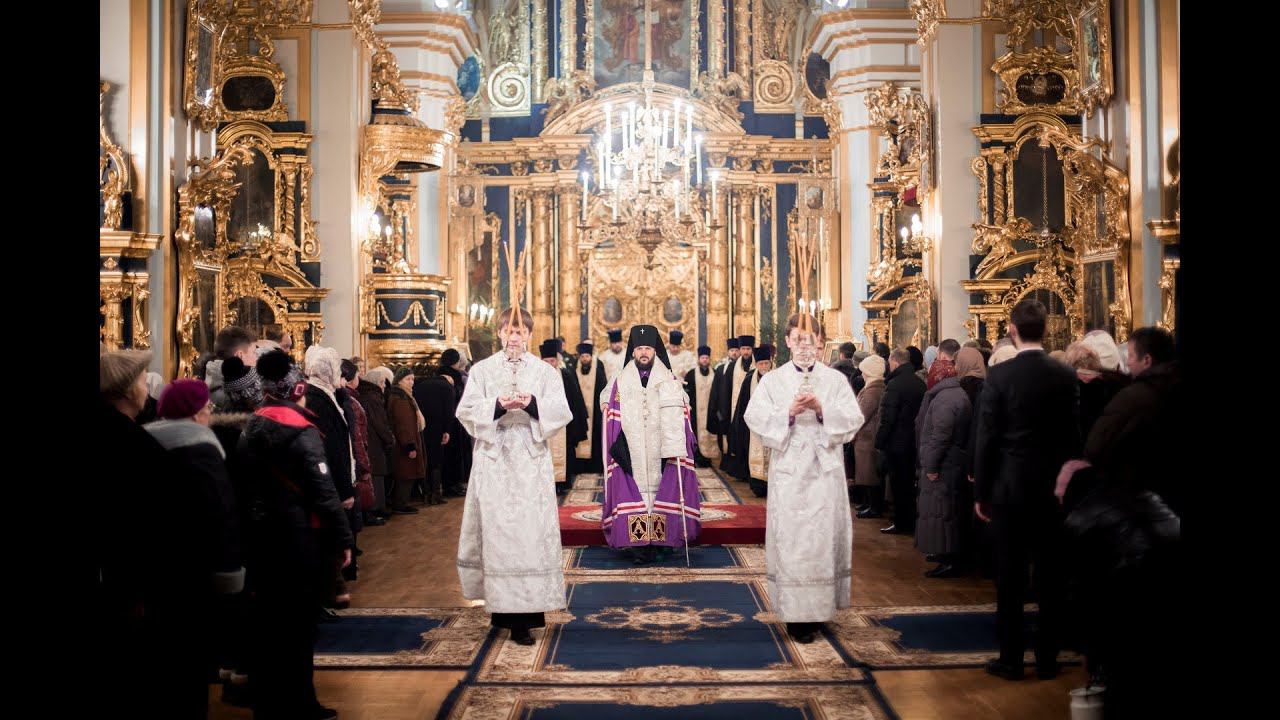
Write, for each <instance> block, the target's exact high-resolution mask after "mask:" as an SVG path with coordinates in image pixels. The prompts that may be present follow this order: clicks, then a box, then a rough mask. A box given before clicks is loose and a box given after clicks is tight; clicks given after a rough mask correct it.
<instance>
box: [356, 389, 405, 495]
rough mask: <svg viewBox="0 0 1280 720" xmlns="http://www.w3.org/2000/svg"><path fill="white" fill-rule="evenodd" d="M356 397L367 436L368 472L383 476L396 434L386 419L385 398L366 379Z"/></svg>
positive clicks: (385, 472) (388, 464)
mask: <svg viewBox="0 0 1280 720" xmlns="http://www.w3.org/2000/svg"><path fill="white" fill-rule="evenodd" d="M356 397H357V398H358V399H359V400H360V405H361V406H362V407H364V412H365V419H366V422H367V424H368V431H369V432H368V437H369V472H371V473H373V474H374V475H376V476H378V477H385V476H386V475H387V472H388V470H389V468H390V466H391V451H392V449H394V448H395V446H396V436H395V434H394V433H392V432H391V421H390V420H388V419H387V398H386V395H385V394H384V393H383V392H382V389H381V388H379V387H378V386H377V385H374V384H373V383H371V382H369V381H368V380H361V381H360V387H358V388H357V389H356Z"/></svg>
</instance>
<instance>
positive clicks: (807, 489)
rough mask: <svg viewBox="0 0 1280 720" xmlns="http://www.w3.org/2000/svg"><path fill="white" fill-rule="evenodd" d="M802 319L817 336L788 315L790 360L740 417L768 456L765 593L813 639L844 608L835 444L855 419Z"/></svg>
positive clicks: (844, 491) (844, 502)
mask: <svg viewBox="0 0 1280 720" xmlns="http://www.w3.org/2000/svg"><path fill="white" fill-rule="evenodd" d="M807 322H808V323H811V324H809V327H812V328H816V329H817V332H816V333H813V332H806V331H804V330H802V329H801V328H799V327H797V324H799V323H798V318H797V316H796V315H793V316H792V317H791V319H790V320H789V321H788V323H787V347H789V348H790V349H791V352H792V356H793V358H794V360H793V361H792V362H788V363H786V364H785V365H783V366H781V367H779V368H778V369H776V370H774V371H773V372H770V373H768V374H767V375H765V376H764V377H763V378H761V379H760V384H759V386H758V387H757V388H756V391H755V392H754V393H752V395H751V399H750V401H749V404H748V406H747V411H746V414H745V415H744V418H743V419H744V421H745V422H746V424H747V426H748V427H750V428H751V430H752V432H754V433H756V434H758V435H759V436H760V439H761V441H762V442H763V443H764V445H765V447H766V448H767V449H768V452H769V454H770V460H769V507H768V514H767V519H766V530H765V563H766V580H767V584H768V590H769V599H770V602H771V604H772V606H773V610H774V612H775V613H776V614H777V616H778V618H779V619H780V620H782V621H783V622H786V623H787V630H788V631H789V632H790V633H791V634H792V636H793V637H795V638H796V640H798V641H800V642H812V641H813V638H814V634H815V633H816V632H817V630H818V629H819V627H820V624H821V623H823V622H826V621H827V620H830V619H831V618H832V617H833V616H834V615H835V612H836V610H837V609H839V608H844V607H848V606H849V591H850V573H851V569H852V560H853V558H852V556H853V517H852V515H851V513H850V512H849V495H848V488H847V483H846V481H845V477H844V452H843V446H844V444H845V443H847V442H849V441H850V440H852V439H853V436H854V434H855V433H857V431H858V428H859V427H861V426H862V421H863V418H862V413H861V412H860V411H859V410H858V403H857V400H856V399H855V398H854V395H853V390H852V388H850V387H849V381H848V380H847V379H846V378H845V376H844V375H843V374H841V373H840V372H839V371H838V370H833V369H831V368H829V367H827V366H825V365H823V364H822V363H819V362H817V361H816V360H817V354H818V353H817V348H819V347H821V346H822V345H821V343H822V336H821V326H820V325H819V324H818V322H817V320H816V319H813V318H812V316H810V317H809V318H808V319H807ZM806 366H807V367H808V368H811V372H810V373H809V377H808V378H807V381H808V384H809V386H811V391H809V392H804V391H803V387H804V386H805V384H806V377H805V376H806V373H805V371H804V369H805V368H806Z"/></svg>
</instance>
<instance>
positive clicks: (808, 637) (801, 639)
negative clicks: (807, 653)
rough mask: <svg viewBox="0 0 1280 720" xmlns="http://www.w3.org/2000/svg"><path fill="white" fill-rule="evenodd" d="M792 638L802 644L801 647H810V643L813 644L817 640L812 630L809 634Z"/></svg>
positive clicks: (804, 633) (805, 633)
mask: <svg viewBox="0 0 1280 720" xmlns="http://www.w3.org/2000/svg"><path fill="white" fill-rule="evenodd" d="M791 637H792V639H793V640H795V641H796V642H798V643H800V644H801V645H808V644H809V643H811V642H813V641H814V639H815V636H814V634H813V631H812V630H810V631H808V632H803V633H800V634H799V635H792V636H791Z"/></svg>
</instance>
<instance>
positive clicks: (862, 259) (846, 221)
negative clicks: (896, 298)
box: [813, 8, 920, 342]
mask: <svg viewBox="0 0 1280 720" xmlns="http://www.w3.org/2000/svg"><path fill="white" fill-rule="evenodd" d="M836 17H838V18H840V19H839V20H837V21H834V22H833V21H831V20H830V19H827V18H823V19H820V20H819V22H820V23H822V25H821V26H820V27H819V29H818V31H817V35H816V36H815V39H814V43H813V48H814V51H815V52H818V53H819V54H821V55H822V56H823V57H824V58H825V59H826V60H827V61H828V62H829V63H831V77H832V83H831V93H832V97H833V98H835V100H836V101H837V102H838V103H839V104H840V110H841V120H842V124H843V127H841V128H831V135H832V137H835V138H839V153H838V156H837V158H836V165H835V171H836V173H838V178H839V191H840V198H839V203H840V241H841V257H842V258H846V260H845V267H844V281H843V285H844V287H843V288H842V297H841V298H840V312H839V316H838V317H839V320H838V321H839V326H838V327H831V328H828V333H829V334H832V335H834V334H836V333H849V334H851V335H852V336H853V338H854V339H855V340H858V341H860V342H865V341H866V337H865V334H864V332H863V325H865V323H866V321H867V311H866V309H865V308H863V307H862V302H863V301H864V300H866V299H867V269H868V267H869V266H870V262H871V220H872V218H871V188H870V183H871V179H872V174H873V172H874V171H875V165H876V161H877V160H878V159H879V158H878V157H877V153H875V152H873V148H872V142H873V138H874V135H875V131H874V129H873V128H871V127H870V125H869V120H868V117H867V105H866V101H865V99H864V98H865V97H866V93H867V91H868V90H871V89H874V88H877V87H879V86H880V85H882V84H883V83H885V82H887V81H892V82H895V83H897V84H898V85H899V86H901V87H905V88H918V87H919V86H920V49H919V45H917V44H916V23H915V20H914V18H912V16H911V13H910V12H909V11H907V10H906V9H905V8H902V9H900V11H899V12H896V13H895V12H890V11H889V10H883V9H876V10H871V11H867V12H859V11H858V10H844V11H841V12H839V13H837V14H836ZM828 317H829V318H830V317H831V316H830V315H828Z"/></svg>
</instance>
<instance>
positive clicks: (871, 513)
mask: <svg viewBox="0 0 1280 720" xmlns="http://www.w3.org/2000/svg"><path fill="white" fill-rule="evenodd" d="M881 514H882V513H881V512H880V511H879V510H876V509H875V508H873V507H866V508H864V509H862V510H859V511H858V517H860V518H878V517H880V516H881Z"/></svg>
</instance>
